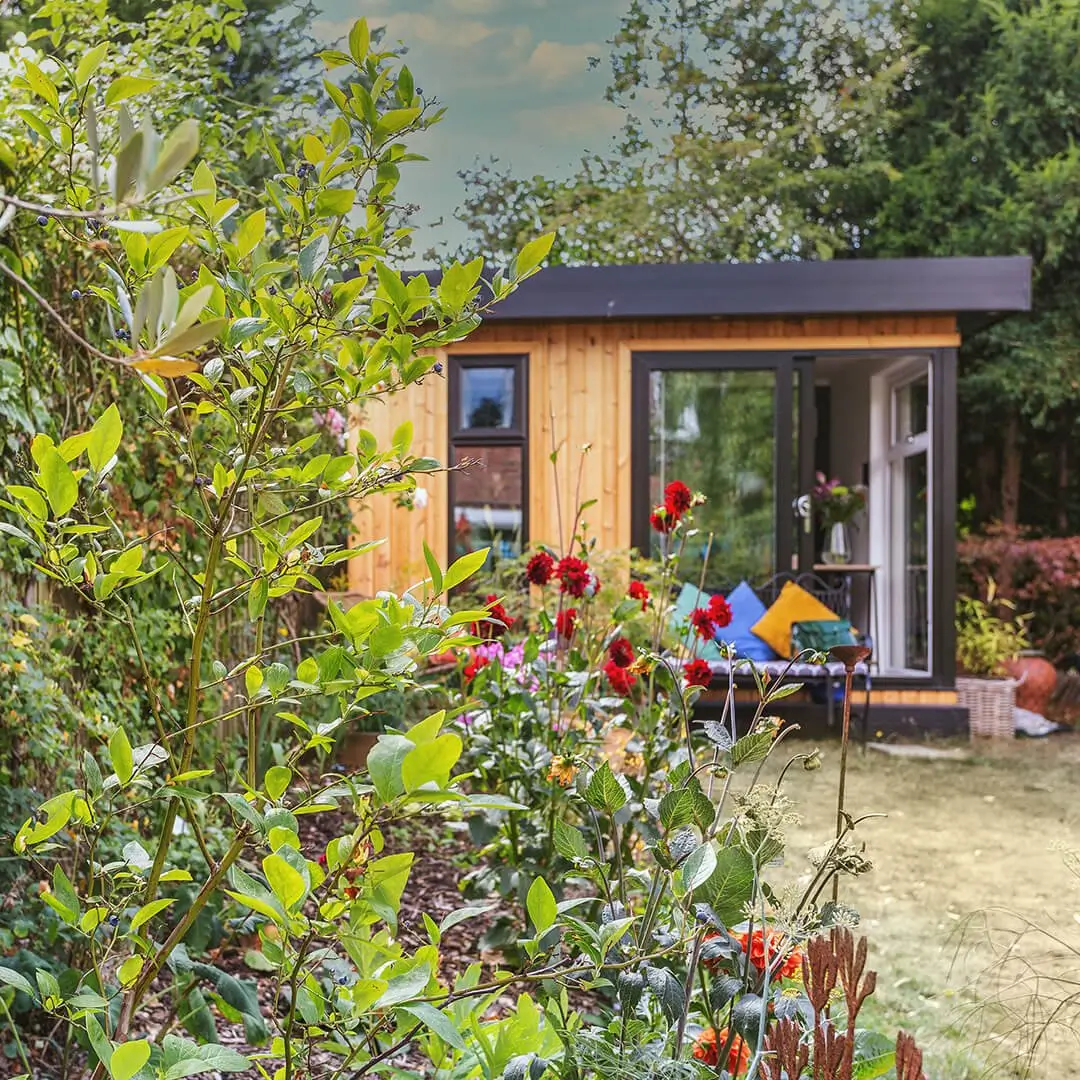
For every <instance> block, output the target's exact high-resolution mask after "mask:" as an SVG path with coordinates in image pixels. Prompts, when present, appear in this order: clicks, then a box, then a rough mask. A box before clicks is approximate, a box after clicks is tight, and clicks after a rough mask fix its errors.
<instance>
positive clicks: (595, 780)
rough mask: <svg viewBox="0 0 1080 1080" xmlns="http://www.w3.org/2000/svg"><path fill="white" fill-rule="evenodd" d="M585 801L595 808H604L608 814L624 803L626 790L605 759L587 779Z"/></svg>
mask: <svg viewBox="0 0 1080 1080" xmlns="http://www.w3.org/2000/svg"><path fill="white" fill-rule="evenodd" d="M585 801H586V802H587V803H588V804H589V805H590V806H592V807H594V808H595V809H596V810H606V811H607V812H608V813H609V814H614V813H615V811H616V810H618V809H620V808H621V807H622V806H624V805H625V803H626V790H625V788H623V786H622V784H621V783H619V778H618V777H617V776H616V775H615V774H614V773H613V772H612V771H611V765H610V764H609V763H608V762H606V761H605V762H604V763H603V764H602V765H601V766H600V768H599V769H597V770H596V771H595V772H594V773H593V774H592V776H591V778H590V779H589V785H588V787H587V788H586V789H585Z"/></svg>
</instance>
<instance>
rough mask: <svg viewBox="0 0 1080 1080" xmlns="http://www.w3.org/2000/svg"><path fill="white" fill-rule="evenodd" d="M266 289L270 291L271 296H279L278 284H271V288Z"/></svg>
mask: <svg viewBox="0 0 1080 1080" xmlns="http://www.w3.org/2000/svg"><path fill="white" fill-rule="evenodd" d="M266 291H267V292H268V293H269V294H270V295H271V296H277V286H276V285H271V286H270V287H269V288H268V289H267V290H266Z"/></svg>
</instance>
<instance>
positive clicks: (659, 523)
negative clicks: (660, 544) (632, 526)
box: [649, 506, 679, 533]
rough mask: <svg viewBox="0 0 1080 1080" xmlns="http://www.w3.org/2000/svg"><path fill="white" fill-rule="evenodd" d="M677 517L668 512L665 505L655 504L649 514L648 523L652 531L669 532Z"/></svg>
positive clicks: (676, 522) (676, 521)
mask: <svg viewBox="0 0 1080 1080" xmlns="http://www.w3.org/2000/svg"><path fill="white" fill-rule="evenodd" d="M678 521H679V519H678V518H677V517H676V516H675V515H674V514H672V513H670V512H669V511H668V509H667V507H666V506H657V507H656V508H655V509H654V510H653V512H652V513H651V514H650V515H649V524H650V525H651V526H652V527H653V531H654V532H658V533H669V532H671V530H672V529H674V528H675V526H676V525H677V524H678Z"/></svg>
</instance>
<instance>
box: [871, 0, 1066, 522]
mask: <svg viewBox="0 0 1080 1080" xmlns="http://www.w3.org/2000/svg"><path fill="white" fill-rule="evenodd" d="M903 30H904V32H905V33H906V34H907V35H908V36H909V38H910V40H911V43H912V46H913V48H914V50H915V53H916V55H917V57H918V59H917V61H916V64H915V68H914V71H913V77H912V79H911V81H910V83H909V84H908V85H907V87H906V88H905V90H904V93H903V96H902V98H901V100H900V101H899V102H898V105H897V109H896V122H895V124H894V126H893V128H892V131H891V133H890V137H889V144H890V150H889V154H890V159H891V161H892V163H893V165H894V166H895V168H896V170H897V175H898V179H897V180H896V181H895V182H894V183H893V184H892V185H890V187H889V189H888V192H887V197H886V199H885V200H884V202H883V204H882V207H881V210H880V212H879V214H878V215H877V220H876V221H875V222H874V224H873V227H872V229H871V230H870V233H869V237H868V240H867V244H866V247H867V250H868V251H869V252H871V253H873V254H875V255H884V256H890V255H891V256H897V255H1001V254H1014V253H1015V254H1030V255H1031V256H1032V257H1033V259H1034V264H1035V266H1034V304H1033V307H1034V310H1033V311H1032V313H1031V315H1030V316H1028V317H1026V318H1012V319H1010V320H1008V322H1006V323H1003V324H1001V325H1000V326H996V327H993V328H991V329H989V330H988V331H986V332H984V333H981V334H979V335H977V336H973V337H971V338H969V339H968V341H967V342H966V344H965V348H964V350H963V355H962V361H963V363H962V369H961V386H960V389H961V401H962V407H963V410H964V415H965V418H966V420H967V421H969V422H966V423H965V425H964V428H963V430H962V432H961V433H960V434H961V439H962V448H963V455H962V466H963V479H964V481H965V483H966V486H967V487H968V489H969V490H973V491H975V492H976V493H977V499H976V503H977V511H978V514H979V517H980V518H981V519H982V520H986V519H988V518H990V517H993V516H998V517H1000V518H1001V519H1002V520H1003V521H1004V522H1005V523H1006V524H1013V525H1015V524H1016V523H1017V522H1018V521H1020V520H1022V519H1025V518H1026V519H1027V520H1030V521H1033V522H1037V523H1039V524H1041V525H1043V526H1044V527H1048V528H1055V527H1056V528H1058V529H1061V530H1063V531H1064V530H1066V529H1068V528H1070V527H1074V526H1075V521H1076V517H1075V510H1076V504H1075V502H1070V491H1071V487H1072V484H1071V476H1072V469H1073V456H1072V454H1071V451H1070V444H1071V442H1072V441H1073V438H1074V437H1075V433H1076V421H1075V414H1076V404H1077V400H1078V393H1080V310H1078V308H1077V303H1076V295H1077V289H1078V286H1080V151H1078V150H1077V147H1076V142H1077V138H1078V137H1080V69H1078V68H1077V65H1076V62H1075V58H1076V55H1077V51H1078V50H1080V10H1078V9H1077V7H1076V5H1075V4H1074V3H1072V2H1071V0H1008V2H1007V3H1006V2H999V0H982V2H979V3H968V2H966V0H923V2H922V3H921V4H919V5H918V6H917V7H916V8H915V9H914V10H913V11H912V12H911V13H910V15H909V16H908V17H907V18H906V20H905V22H904V24H903ZM995 478H996V479H997V486H996V490H995V486H994V480H995Z"/></svg>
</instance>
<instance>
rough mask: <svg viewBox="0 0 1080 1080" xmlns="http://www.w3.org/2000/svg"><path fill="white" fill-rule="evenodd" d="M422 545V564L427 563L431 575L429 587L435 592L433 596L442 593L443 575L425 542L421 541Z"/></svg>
mask: <svg viewBox="0 0 1080 1080" xmlns="http://www.w3.org/2000/svg"><path fill="white" fill-rule="evenodd" d="M422 543H423V545H424V562H426V563H427V568H428V573H429V574H430V575H431V587H432V588H433V589H434V590H435V595H436V596H438V594H439V593H441V592H442V591H443V573H442V568H441V567H440V566H439V560H438V559H436V558H435V553H434V552H433V551H432V550H431V548H429V547H428V545H427V541H426V540H424V541H422Z"/></svg>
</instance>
